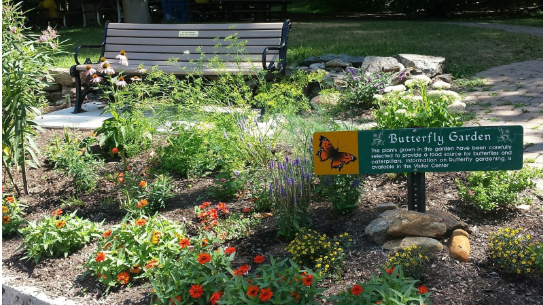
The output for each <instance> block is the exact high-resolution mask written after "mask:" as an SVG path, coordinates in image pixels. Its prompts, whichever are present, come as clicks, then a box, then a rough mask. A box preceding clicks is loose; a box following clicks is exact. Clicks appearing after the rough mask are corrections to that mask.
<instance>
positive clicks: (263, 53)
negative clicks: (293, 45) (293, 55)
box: [262, 47, 282, 70]
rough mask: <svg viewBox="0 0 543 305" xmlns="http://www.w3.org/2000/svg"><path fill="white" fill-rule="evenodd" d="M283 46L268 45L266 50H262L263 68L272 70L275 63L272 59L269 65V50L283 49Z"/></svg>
mask: <svg viewBox="0 0 543 305" xmlns="http://www.w3.org/2000/svg"><path fill="white" fill-rule="evenodd" d="M281 48H282V47H266V48H264V51H263V52H262V68H264V70H272V69H271V66H272V65H273V63H274V62H273V61H272V62H271V63H270V65H269V66H268V65H267V60H266V57H267V56H268V51H269V50H274V51H279V50H281Z"/></svg>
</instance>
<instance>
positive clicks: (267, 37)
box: [70, 20, 291, 113]
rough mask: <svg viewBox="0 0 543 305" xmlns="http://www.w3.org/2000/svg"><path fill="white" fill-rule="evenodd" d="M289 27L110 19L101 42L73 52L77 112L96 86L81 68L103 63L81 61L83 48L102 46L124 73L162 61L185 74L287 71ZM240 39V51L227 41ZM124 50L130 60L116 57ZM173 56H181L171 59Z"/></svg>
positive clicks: (167, 69) (171, 70)
mask: <svg viewBox="0 0 543 305" xmlns="http://www.w3.org/2000/svg"><path fill="white" fill-rule="evenodd" d="M290 28H291V22H290V21H289V20H286V21H284V22H282V23H243V24H237V25H233V24H132V23H106V24H105V27H104V38H103V41H102V43H101V44H100V45H94V46H91V45H82V46H78V47H77V48H76V50H75V52H74V58H75V63H76V65H74V66H72V67H71V68H70V75H71V76H73V77H74V78H75V83H76V104H75V108H74V113H79V112H81V111H83V110H82V109H81V106H82V104H83V99H84V98H85V96H86V95H87V94H88V93H89V92H90V91H92V90H90V88H88V87H87V88H85V90H82V81H81V73H82V72H85V71H86V66H87V65H90V66H91V67H92V68H94V69H96V70H98V68H99V63H98V62H99V60H97V61H96V62H94V63H93V62H91V60H90V58H87V59H86V60H85V62H84V63H83V64H81V63H80V62H79V58H78V54H79V50H81V49H83V48H99V49H100V57H105V58H106V59H107V60H108V61H109V62H110V63H111V66H112V68H113V69H114V70H115V72H116V73H123V74H124V75H137V74H139V72H138V69H139V68H140V67H141V66H143V68H145V69H147V70H150V69H152V68H153V67H157V69H159V70H161V71H163V72H166V73H173V74H175V75H181V76H182V75H188V74H191V73H197V74H201V75H203V76H216V75H220V74H221V73H232V74H234V73H242V74H243V75H256V74H258V73H259V72H260V71H262V70H267V71H275V72H277V73H282V74H284V72H285V67H286V54H287V38H288V33H289V31H290ZM227 37H235V39H227ZM240 42H245V43H244V45H245V46H244V53H243V54H241V55H236V50H235V49H236V48H234V49H231V48H228V46H229V45H231V44H236V43H240ZM219 44H220V45H219ZM121 50H124V51H125V52H126V56H127V57H128V61H129V65H128V66H123V65H121V64H119V63H118V61H117V60H116V59H115V57H116V56H117V55H118V54H119V52H120V51H121ZM201 52H203V53H205V54H206V56H202V55H201V54H200V53H201ZM216 57H218V59H219V60H220V62H221V63H222V65H221V67H220V68H215V67H212V66H211V65H208V64H207V63H209V62H210V61H211V60H216V59H217V58H216ZM172 58H175V59H177V60H175V61H172V60H171V59H172Z"/></svg>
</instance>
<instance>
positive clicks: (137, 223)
mask: <svg viewBox="0 0 543 305" xmlns="http://www.w3.org/2000/svg"><path fill="white" fill-rule="evenodd" d="M146 223H147V219H145V218H141V219H138V220H136V226H138V227H141V226H143V225H144V224H146Z"/></svg>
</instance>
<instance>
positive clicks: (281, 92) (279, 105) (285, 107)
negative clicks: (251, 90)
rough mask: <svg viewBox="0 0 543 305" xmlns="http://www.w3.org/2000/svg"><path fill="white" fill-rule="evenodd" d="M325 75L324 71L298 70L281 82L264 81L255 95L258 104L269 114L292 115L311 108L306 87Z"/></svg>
mask: <svg viewBox="0 0 543 305" xmlns="http://www.w3.org/2000/svg"><path fill="white" fill-rule="evenodd" d="M323 76H324V74H323V73H322V72H315V73H305V72H303V71H301V70H296V72H294V73H293V74H292V75H290V76H288V77H284V78H282V79H281V80H280V81H279V82H267V83H264V84H263V85H261V86H260V87H259V88H258V90H257V92H256V95H255V97H254V99H255V101H256V105H257V106H258V107H260V108H264V111H265V113H266V114H267V115H270V114H278V113H280V114H283V115H292V114H297V113H299V112H300V111H306V110H309V100H308V99H307V97H306V96H305V94H304V88H305V87H306V86H307V85H308V84H309V83H311V82H314V81H320V80H322V78H323Z"/></svg>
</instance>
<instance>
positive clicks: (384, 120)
mask: <svg viewBox="0 0 543 305" xmlns="http://www.w3.org/2000/svg"><path fill="white" fill-rule="evenodd" d="M420 92H421V98H422V100H421V99H420V98H415V97H414V96H413V95H412V92H411V93H410V92H407V93H406V92H404V93H396V94H387V95H385V96H384V97H383V98H382V99H380V100H378V101H377V104H378V105H379V108H378V109H376V110H375V111H374V115H375V121H376V123H377V127H376V128H377V129H394V128H412V127H458V126H462V113H460V112H457V111H455V110H452V109H449V105H450V101H449V98H448V97H447V96H436V97H433V98H430V97H428V96H427V94H426V88H425V87H422V88H421V89H420Z"/></svg>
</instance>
